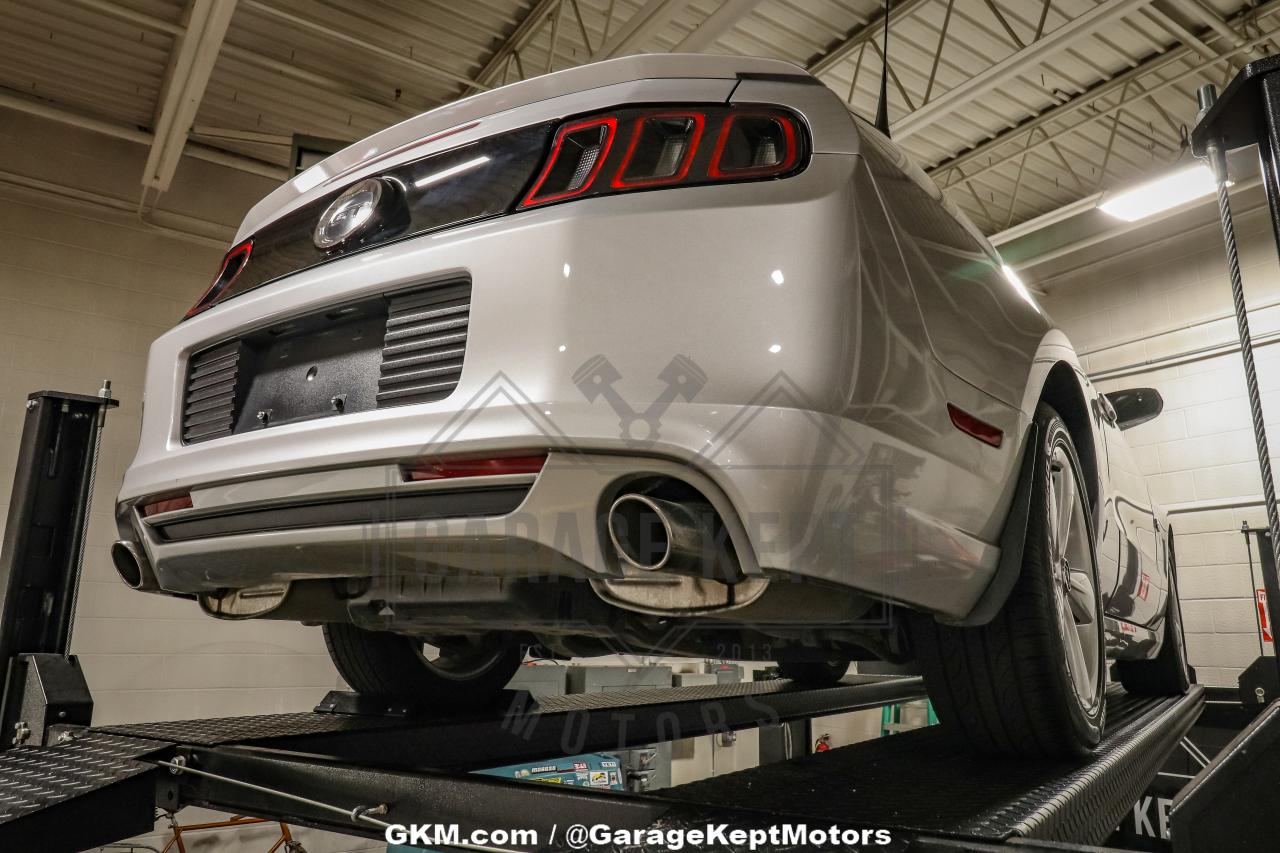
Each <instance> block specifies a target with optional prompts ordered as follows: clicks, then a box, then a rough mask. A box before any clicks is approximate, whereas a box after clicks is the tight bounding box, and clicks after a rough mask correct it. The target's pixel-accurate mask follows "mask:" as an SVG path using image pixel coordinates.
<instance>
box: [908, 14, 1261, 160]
mask: <svg viewBox="0 0 1280 853" xmlns="http://www.w3.org/2000/svg"><path fill="white" fill-rule="evenodd" d="M1277 11H1280V0H1269V2H1266V3H1263V4H1262V5H1261V6H1258V7H1257V9H1255V10H1245V11H1244V12H1242V13H1241V15H1244V14H1251V15H1256V17H1257V18H1258V19H1262V18H1265V17H1267V16H1268V15H1271V14H1274V13H1275V12H1277ZM1273 35H1275V34H1274V33H1268V34H1266V35H1264V36H1262V37H1259V38H1257V39H1251V40H1250V41H1249V42H1246V44H1258V43H1264V42H1265V41H1266V40H1267V39H1268V38H1270V37H1271V36H1273ZM1212 37H1213V38H1216V37H1217V36H1216V34H1214V35H1213V36H1212ZM1245 49H1246V48H1245V46H1241V45H1237V46H1235V47H1233V48H1228V49H1226V50H1222V51H1220V52H1218V53H1217V54H1216V58H1214V59H1206V60H1204V61H1203V62H1200V63H1197V62H1196V59H1197V57H1196V52H1195V50H1193V49H1192V48H1189V47H1185V46H1184V47H1175V48H1173V49H1171V50H1168V51H1166V52H1164V53H1162V54H1159V55H1157V56H1153V57H1151V58H1150V59H1148V60H1147V61H1145V62H1143V63H1141V64H1139V65H1137V66H1135V67H1133V68H1130V69H1129V70H1128V71H1125V72H1124V73H1122V74H1117V75H1116V76H1114V77H1112V78H1111V79H1109V80H1105V81H1103V82H1101V83H1098V84H1097V85H1095V86H1093V87H1091V88H1090V89H1088V90H1086V91H1085V92H1082V93H1080V94H1079V95H1076V96H1075V97H1073V98H1072V99H1071V100H1069V101H1066V102H1064V103H1062V104H1059V105H1057V106H1055V107H1052V108H1050V109H1047V110H1045V111H1044V112H1042V113H1040V114H1039V115H1036V116H1033V117H1032V118H1029V119H1027V120H1026V121H1024V122H1022V123H1021V124H1019V125H1018V126H1017V127H1014V128H1012V129H1010V130H1007V131H1005V132H1004V133H1000V134H997V135H996V136H994V137H992V138H991V139H989V140H987V141H986V142H983V143H980V144H979V145H976V146H974V147H973V148H970V149H969V150H968V151H965V152H964V153H962V154H958V155H956V156H955V157H952V158H951V159H949V160H946V161H944V162H942V163H939V164H937V165H936V166H934V167H933V168H931V169H928V170H927V171H928V172H929V174H931V175H934V176H937V175H940V174H941V173H942V172H944V171H946V170H949V169H958V168H962V167H967V166H969V165H970V164H973V163H975V162H976V161H983V162H981V163H980V164H979V165H977V166H976V168H975V171H974V172H973V173H972V174H981V173H983V172H987V171H990V170H991V169H994V168H998V167H999V166H1001V165H1003V164H1004V163H1006V162H1008V161H1009V160H1010V159H1012V157H1016V156H1017V155H1016V154H1014V155H1012V156H1010V157H996V158H994V159H989V158H991V156H992V155H993V154H994V152H995V151H996V149H998V148H1001V147H1004V146H1006V145H1008V144H1009V143H1011V142H1014V141H1016V140H1018V139H1021V138H1022V137H1023V136H1024V135H1025V134H1029V133H1031V132H1033V131H1034V130H1036V129H1037V128H1041V127H1044V126H1045V125H1048V124H1052V123H1054V122H1059V121H1062V120H1063V119H1066V118H1067V117H1069V116H1071V115H1074V114H1075V113H1077V112H1082V111H1091V112H1090V113H1089V115H1088V116H1087V117H1086V118H1085V119H1084V120H1083V121H1082V122H1077V123H1076V124H1074V125H1071V126H1069V127H1066V128H1063V129H1061V130H1058V131H1055V132H1053V133H1051V134H1050V135H1049V136H1048V137H1046V140H1048V139H1054V140H1056V139H1059V138H1061V137H1062V136H1064V135H1066V134H1070V133H1074V132H1075V131H1076V130H1078V129H1079V128H1080V127H1082V126H1084V125H1085V124H1089V123H1092V122H1094V121H1097V120H1099V119H1100V118H1102V117H1103V116H1106V115H1110V114H1111V113H1112V112H1114V111H1116V110H1117V109H1118V108H1119V107H1120V106H1121V103H1120V102H1117V103H1116V104H1115V105H1113V106H1111V107H1108V108H1105V109H1102V110H1096V109H1094V108H1093V104H1094V103H1095V102H1097V101H1100V100H1103V99H1107V98H1111V97H1113V96H1116V95H1119V94H1120V93H1121V92H1122V91H1124V89H1125V88H1126V87H1127V86H1129V85H1130V84H1131V83H1132V82H1133V81H1134V80H1137V79H1139V78H1142V77H1146V76H1147V75H1149V74H1154V73H1156V72H1158V71H1162V70H1164V69H1165V68H1166V67H1169V66H1173V65H1176V64H1178V63H1180V62H1183V61H1186V62H1190V63H1192V69H1191V72H1195V73H1200V72H1201V71H1203V69H1204V68H1205V67H1207V66H1209V65H1212V64H1214V63H1216V62H1220V61H1222V60H1223V59H1226V58H1228V57H1231V56H1234V55H1236V54H1238V53H1240V52H1242V51H1244V50H1245ZM1188 73H1190V72H1188ZM1186 76H1187V73H1180V74H1175V75H1174V77H1173V78H1171V79H1169V80H1163V81H1162V82H1160V83H1158V84H1156V85H1154V86H1147V87H1146V89H1145V90H1143V91H1139V92H1138V93H1137V94H1135V95H1133V96H1132V97H1131V98H1130V99H1129V102H1132V101H1134V100H1142V99H1146V98H1150V97H1152V96H1153V95H1154V94H1156V93H1157V92H1159V91H1163V90H1164V89H1166V88H1168V86H1169V85H1170V83H1171V82H1173V81H1178V80H1181V79H1183V78H1184V77H1186ZM1042 144H1045V143H1044V142H1039V143H1036V145H1042Z"/></svg>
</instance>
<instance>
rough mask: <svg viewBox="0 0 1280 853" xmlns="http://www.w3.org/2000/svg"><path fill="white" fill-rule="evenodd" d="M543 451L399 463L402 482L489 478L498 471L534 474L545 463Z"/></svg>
mask: <svg viewBox="0 0 1280 853" xmlns="http://www.w3.org/2000/svg"><path fill="white" fill-rule="evenodd" d="M546 461H547V454H546V453H529V454H521V455H519V456H491V457H485V458H475V457H472V458H470V459H435V460H430V461H428V460H422V461H418V462H409V463H406V464H404V465H401V466H400V471H401V473H402V474H403V476H404V479H405V481H406V482H411V483H412V482H418V481H421V480H450V479H454V478H459V477H492V476H496V475H500V474H536V473H538V472H539V471H541V470H542V466H543V465H544V464H546Z"/></svg>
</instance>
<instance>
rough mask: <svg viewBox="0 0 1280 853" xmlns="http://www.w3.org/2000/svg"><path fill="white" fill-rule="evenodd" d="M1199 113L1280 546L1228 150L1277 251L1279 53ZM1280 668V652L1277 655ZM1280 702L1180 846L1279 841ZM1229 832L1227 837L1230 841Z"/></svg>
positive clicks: (1193, 801)
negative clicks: (1256, 186)
mask: <svg viewBox="0 0 1280 853" xmlns="http://www.w3.org/2000/svg"><path fill="white" fill-rule="evenodd" d="M1199 99H1200V107H1201V112H1200V116H1199V120H1198V121H1197V123H1196V127H1195V129H1194V130H1193V131H1192V137H1191V144H1192V149H1193V151H1194V152H1195V154H1196V155H1197V156H1199V157H1204V158H1206V159H1207V160H1208V161H1209V165H1210V166H1211V167H1212V169H1213V172H1214V177H1215V179H1216V182H1217V189H1218V207H1219V212H1220V214H1221V219H1222V236H1223V242H1224V243H1225V245H1226V250H1227V266H1228V273H1229V274H1230V279H1231V289H1232V298H1233V301H1234V303H1235V310H1236V321H1237V325H1238V327H1239V332H1240V351H1241V354H1242V356H1243V357H1244V367H1245V380H1246V383H1247V385H1248V391H1249V406H1250V410H1251V413H1252V416H1253V430H1254V435H1255V438H1256V440H1257V447H1258V464H1259V469H1260V473H1261V475H1262V487H1263V498H1264V501H1265V502H1266V508H1267V526H1268V528H1269V531H1268V532H1269V534H1270V538H1271V546H1272V549H1275V548H1277V547H1280V510H1278V509H1277V505H1276V489H1275V483H1274V481H1273V479H1272V469H1271V461H1270V459H1269V458H1268V457H1269V455H1270V453H1269V450H1268V445H1267V436H1266V427H1265V421H1264V417H1263V411H1262V399H1261V394H1260V392H1259V390H1258V379H1257V375H1256V373H1255V370H1254V362H1253V344H1252V340H1251V339H1250V334H1249V319H1248V312H1247V309H1246V305H1245V298H1244V286H1243V279H1242V277H1241V274H1240V262H1239V257H1238V253H1237V248H1236V236H1235V228H1234V225H1233V223H1232V217H1231V201H1230V195H1229V193H1228V192H1227V187H1228V178H1229V176H1228V174H1227V168H1228V163H1227V154H1228V153H1229V152H1231V151H1234V150H1236V149H1238V148H1245V147H1251V146H1257V149H1258V155H1259V165H1260V168H1261V170H1262V185H1263V187H1264V188H1265V190H1266V194H1267V204H1268V210H1269V212H1270V215H1271V225H1272V230H1273V233H1274V235H1275V239H1276V249H1277V252H1278V253H1280V56H1268V57H1266V58H1263V59H1259V60H1257V61H1256V62H1250V63H1249V64H1248V65H1246V66H1245V67H1244V68H1242V69H1240V72H1239V73H1238V74H1237V75H1236V77H1235V79H1233V80H1232V81H1231V83H1230V84H1229V85H1228V86H1227V88H1226V89H1225V90H1223V93H1222V96H1221V98H1218V97H1216V96H1215V92H1214V89H1213V87H1212V86H1205V87H1202V88H1201V90H1200V93H1199ZM1260 562H1261V570H1262V578H1263V585H1264V586H1265V588H1266V591H1267V610H1268V615H1269V616H1270V622H1271V624H1272V625H1273V626H1276V625H1277V624H1280V623H1278V622H1277V617H1280V582H1278V579H1277V577H1276V564H1275V560H1274V559H1272V560H1270V561H1267V560H1262V561H1260ZM1273 637H1274V638H1275V639H1274V640H1273V645H1274V646H1275V647H1276V651H1277V652H1280V632H1276V631H1275V629H1274V627H1273ZM1273 663H1274V664H1275V665H1276V666H1280V654H1277V655H1276V656H1275V657H1274V658H1273ZM1278 777H1280V700H1276V701H1273V702H1271V704H1270V705H1269V706H1268V707H1267V708H1266V710H1264V711H1263V712H1262V713H1261V714H1260V715H1259V716H1258V717H1257V718H1256V719H1255V720H1254V721H1253V723H1252V724H1251V725H1250V726H1249V727H1248V728H1246V729H1245V730H1244V731H1243V732H1241V733H1240V735H1239V736H1238V737H1236V738H1235V739H1234V740H1233V741H1232V742H1231V743H1230V744H1228V745H1227V747H1226V749H1224V750H1223V751H1222V752H1221V753H1219V754H1218V755H1217V757H1215V758H1214V759H1213V761H1211V762H1210V763H1209V765H1208V766H1207V767H1205V768H1204V769H1203V770H1201V771H1200V772H1199V773H1198V774H1196V777H1195V778H1194V779H1193V780H1192V781H1191V782H1190V783H1189V784H1188V785H1187V786H1186V787H1185V788H1184V789H1183V790H1182V792H1181V793H1180V794H1179V795H1178V797H1177V798H1176V799H1175V800H1174V803H1173V823H1172V838H1173V847H1174V850H1175V851H1177V853H1198V852H1199V851H1216V850H1222V849H1236V850H1263V849H1273V848H1274V847H1275V843H1276V838H1277V837H1280V787H1277V785H1276V781H1277V778H1278ZM1226 839H1230V843H1229V844H1224V840H1226Z"/></svg>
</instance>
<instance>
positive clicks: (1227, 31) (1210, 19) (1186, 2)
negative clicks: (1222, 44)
mask: <svg viewBox="0 0 1280 853" xmlns="http://www.w3.org/2000/svg"><path fill="white" fill-rule="evenodd" d="M1173 4H1174V5H1175V6H1177V7H1178V8H1180V9H1182V10H1183V11H1184V12H1186V13H1187V14H1188V15H1190V16H1191V17H1193V18H1195V19H1197V20H1199V21H1200V23H1202V24H1204V25H1205V26H1206V27H1208V28H1209V29H1211V30H1213V31H1214V32H1215V33H1217V34H1218V35H1220V36H1222V37H1223V38H1225V39H1226V40H1227V43H1228V44H1230V45H1232V46H1237V45H1240V44H1242V43H1243V42H1244V36H1243V35H1241V34H1240V33H1238V32H1236V31H1235V30H1233V29H1232V28H1231V27H1229V26H1227V22H1226V21H1224V20H1222V18H1220V17H1218V13H1217V12H1215V11H1213V10H1212V9H1209V8H1208V7H1206V6H1205V5H1204V4H1203V3H1201V2H1200V0H1173ZM1249 52H1250V53H1257V52H1258V51H1257V49H1256V48H1255V49H1253V50H1250V51H1249Z"/></svg>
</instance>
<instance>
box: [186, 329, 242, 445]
mask: <svg viewBox="0 0 1280 853" xmlns="http://www.w3.org/2000/svg"><path fill="white" fill-rule="evenodd" d="M240 351H241V344H240V341H231V342H230V343H226V344H223V345H222V346H219V347H214V348H213V349H211V350H206V351H205V352H202V353H198V354H196V355H195V356H193V357H192V359H191V363H190V366H189V367H188V369H187V396H186V399H185V400H184V401H183V404H182V440H183V441H184V442H195V441H209V440H211V439H215V438H221V437H222V436H224V435H231V433H232V430H233V429H234V428H235V420H236V380H237V378H238V376H239V372H240Z"/></svg>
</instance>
